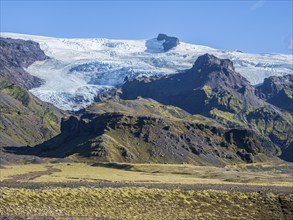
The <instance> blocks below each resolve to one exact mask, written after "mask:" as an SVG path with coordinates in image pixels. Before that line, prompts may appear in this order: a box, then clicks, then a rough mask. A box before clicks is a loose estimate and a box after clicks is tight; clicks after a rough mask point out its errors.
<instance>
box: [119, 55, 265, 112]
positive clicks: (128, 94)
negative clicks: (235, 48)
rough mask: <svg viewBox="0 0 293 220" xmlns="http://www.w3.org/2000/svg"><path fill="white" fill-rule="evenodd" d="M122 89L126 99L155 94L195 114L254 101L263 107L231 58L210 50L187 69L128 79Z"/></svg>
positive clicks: (234, 109) (236, 108) (245, 105)
mask: <svg viewBox="0 0 293 220" xmlns="http://www.w3.org/2000/svg"><path fill="white" fill-rule="evenodd" d="M122 90H123V94H122V98H123V99H135V98H136V97H137V96H142V97H148V98H153V99H155V100H157V101H159V102H162V103H164V104H169V105H175V106H178V107H180V108H183V109H184V110H186V111H188V112H189V113H192V114H205V115H206V114H207V113H208V112H209V111H210V110H211V109H212V108H218V109H220V110H223V111H228V112H234V113H235V112H237V111H240V109H243V108H248V107H249V106H251V105H253V106H255V107H257V106H258V107H260V106H262V104H263V102H262V101H261V100H259V99H258V98H257V97H256V96H255V95H254V88H253V87H252V86H251V85H250V84H249V82H248V81H247V80H246V79H245V78H244V77H242V76H241V75H240V74H239V73H237V72H235V69H234V67H233V63H232V62H231V61H230V60H226V59H225V60H223V59H219V58H217V57H215V56H213V55H210V54H205V55H203V56H200V57H199V58H198V59H197V60H196V62H195V64H194V65H193V67H192V68H191V69H190V70H187V71H185V72H184V73H179V74H174V75H169V76H165V77H161V78H158V79H156V78H151V79H149V78H137V79H134V80H132V81H128V82H126V83H125V84H124V85H123V87H122ZM244 99H245V102H244Z"/></svg>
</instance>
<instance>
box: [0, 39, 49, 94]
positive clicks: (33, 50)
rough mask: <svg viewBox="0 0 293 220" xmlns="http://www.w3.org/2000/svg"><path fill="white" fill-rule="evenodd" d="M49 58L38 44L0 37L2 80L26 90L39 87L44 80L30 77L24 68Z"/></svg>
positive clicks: (0, 78)
mask: <svg viewBox="0 0 293 220" xmlns="http://www.w3.org/2000/svg"><path fill="white" fill-rule="evenodd" d="M47 58H48V57H47V56H46V55H45V54H44V52H43V51H42V50H41V49H40V46H39V44H38V43H36V42H33V41H25V40H18V39H10V38H2V37H0V69H1V71H0V80H2V81H8V82H12V83H14V84H16V85H18V86H21V87H23V88H25V89H31V88H34V87H38V86H40V85H41V84H42V80H41V79H39V78H37V77H35V76H32V75H30V74H29V73H28V72H27V71H25V70H24V68H27V67H28V66H29V65H31V64H32V63H34V62H35V61H37V60H45V59H47Z"/></svg>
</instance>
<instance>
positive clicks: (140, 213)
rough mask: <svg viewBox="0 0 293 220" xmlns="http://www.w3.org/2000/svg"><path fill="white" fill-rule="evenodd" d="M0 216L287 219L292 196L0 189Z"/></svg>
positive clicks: (155, 191)
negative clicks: (0, 197) (0, 214)
mask: <svg viewBox="0 0 293 220" xmlns="http://www.w3.org/2000/svg"><path fill="white" fill-rule="evenodd" d="M0 192H1V196H2V199H1V200H0V207H1V208H0V211H1V213H2V215H3V216H9V215H14V216H15V215H16V216H30V217H36V216H53V217H56V218H57V219H62V218H66V217H67V218H73V217H74V216H76V217H78V216H79V217H80V218H82V216H86V217H87V218H90V217H104V218H113V219H131V220H132V219H157V220H160V219H192V220H194V219H222V218H224V219H280V218H282V217H287V218H290V208H291V206H290V204H291V205H292V202H293V197H292V195H283V194H281V195H278V194H273V193H269V194H260V193H240V192H227V191H214V190H204V191H182V190H165V189H164V190H163V189H145V188H120V189H113V188H103V189H95V188H76V189H70V188H61V189H58V188H57V189H40V190H28V189H0Z"/></svg>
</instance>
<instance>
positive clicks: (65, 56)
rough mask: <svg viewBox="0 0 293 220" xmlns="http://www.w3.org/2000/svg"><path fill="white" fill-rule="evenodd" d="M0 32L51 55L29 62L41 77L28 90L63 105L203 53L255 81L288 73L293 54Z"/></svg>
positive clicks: (74, 105)
mask: <svg viewBox="0 0 293 220" xmlns="http://www.w3.org/2000/svg"><path fill="white" fill-rule="evenodd" d="M0 36H1V37H9V38H14V39H23V40H32V41H35V42H38V43H39V44H40V47H41V49H42V50H43V51H44V52H45V54H46V55H47V56H49V57H50V58H51V59H48V60H45V61H37V62H35V63H34V64H32V65H31V66H29V67H28V69H27V71H28V72H29V73H30V74H32V75H34V76H37V77H39V78H41V79H43V80H45V83H44V84H43V85H42V86H40V87H38V88H34V89H32V90H31V92H32V93H33V94H34V95H36V96H37V97H39V98H40V99H41V100H43V101H47V102H50V103H53V104H54V105H56V106H57V107H59V108H61V109H65V110H78V109H81V108H84V107H86V106H88V105H89V104H91V103H92V102H93V101H94V98H95V96H96V95H97V94H98V93H99V91H100V90H101V89H104V88H110V87H113V86H117V85H121V84H122V83H123V81H124V78H125V77H126V76H128V77H129V76H130V77H135V76H139V75H154V74H155V75H158V74H159V75H161V74H174V73H176V72H178V71H182V70H184V69H189V68H191V67H192V65H193V64H194V62H195V60H196V59H197V57H198V56H200V55H203V54H205V53H211V54H214V55H215V56H217V57H219V58H228V59H230V60H232V61H233V62H234V66H235V69H236V71H238V72H239V73H241V74H242V75H243V76H244V77H246V78H247V79H248V80H249V81H250V82H251V83H252V84H254V85H255V84H259V83H262V82H263V79H264V78H266V77H269V76H272V75H285V74H292V73H293V56H292V55H287V54H249V53H242V52H240V51H222V50H218V49H214V48H211V47H206V46H200V45H193V44H187V43H183V42H181V43H180V44H179V45H178V46H177V47H176V48H174V49H172V50H170V51H168V52H163V47H162V43H163V42H160V41H157V40H156V39H150V40H111V39H103V38H99V39H62V38H51V37H43V36H33V35H24V34H14V33H1V34H0Z"/></svg>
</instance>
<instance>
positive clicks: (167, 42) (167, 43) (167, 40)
mask: <svg viewBox="0 0 293 220" xmlns="http://www.w3.org/2000/svg"><path fill="white" fill-rule="evenodd" d="M157 40H158V41H164V43H163V47H164V51H165V52H167V51H169V50H171V49H172V48H174V47H176V46H177V45H179V39H178V38H177V37H170V36H168V35H166V34H159V35H158V37H157Z"/></svg>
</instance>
